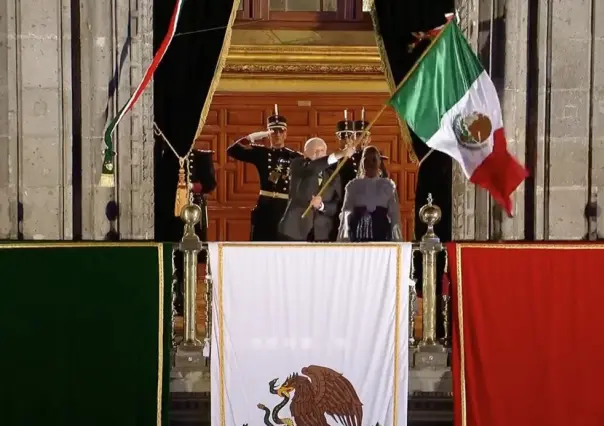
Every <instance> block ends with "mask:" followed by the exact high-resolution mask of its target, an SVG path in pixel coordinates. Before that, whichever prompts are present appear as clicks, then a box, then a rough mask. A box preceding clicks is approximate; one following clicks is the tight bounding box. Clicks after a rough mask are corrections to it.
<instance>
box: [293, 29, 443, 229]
mask: <svg viewBox="0 0 604 426" xmlns="http://www.w3.org/2000/svg"><path fill="white" fill-rule="evenodd" d="M451 22H453V20H450V21H449V22H447V23H446V24H445V25H444V26H443V29H442V30H441V31H440V32H439V33H438V34H437V35H436V37H434V40H432V43H430V45H429V46H428V47H427V48H426V50H424V51H423V52H422V54H421V55H420V57H419V58H418V60H417V61H415V63H414V64H413V66H412V67H411V69H410V70H409V71H408V72H407V74H405V77H403V79H402V80H401V82H400V83H399V84H397V85H396V88H395V89H394V91H393V92H392V93H391V94H390V97H389V98H388V100H387V101H386V103H385V104H384V105H382V108H381V109H380V110H379V111H378V113H377V114H376V115H375V117H374V118H373V120H371V122H370V123H369V125H368V126H367V127H366V128H365V129H364V130H363V133H362V134H361V137H360V138H359V141H358V142H357V141H355V143H354V145H355V147H356V146H357V145H358V144H359V143H360V142H361V141H362V140H363V139H365V138H366V137H367V133H369V130H370V129H371V127H373V125H374V124H375V122H376V121H377V120H378V118H380V116H381V115H382V114H383V113H384V111H386V108H388V106H389V102H390V100H391V99H392V97H393V96H394V95H395V94H396V92H398V91H399V89H400V88H401V87H403V85H404V84H405V83H406V82H407V80H409V78H410V77H411V76H412V75H413V73H414V72H415V70H416V69H417V67H418V66H419V64H420V63H421V62H422V60H423V59H424V58H425V57H426V55H427V54H428V52H429V51H430V49H432V46H434V45H435V44H436V42H437V41H438V39H439V38H440V36H441V35H442V34H443V33H444V32H445V29H446V28H447V27H448V26H449V25H451ZM430 154H431V153H428V154H426V155H425V156H424V158H426V157H427V156H428V155H430ZM346 160H348V158H347V157H345V158H342V159H341V160H340V161H339V162H338V165H337V167H336V169H335V170H334V171H333V173H332V174H331V175H330V176H329V178H327V180H326V181H325V182H324V183H323V186H321V189H319V193H318V194H317V195H316V196H317V197H320V196H321V195H322V194H323V193H324V192H325V189H326V188H327V187H328V186H329V184H330V183H331V182H332V181H333V180H334V179H335V177H336V176H337V175H338V173H339V172H340V170H341V169H342V167H343V166H344V163H346ZM422 160H423V159H422ZM311 210H312V204H308V207H306V210H304V213H302V219H304V218H305V217H306V216H308V213H310V211H311Z"/></svg>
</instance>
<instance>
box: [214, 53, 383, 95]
mask: <svg viewBox="0 0 604 426" xmlns="http://www.w3.org/2000/svg"><path fill="white" fill-rule="evenodd" d="M218 90H220V91H228V92H280V91H283V92H295V91H303V92H332V93H333V92H374V93H375V92H386V93H388V91H389V90H388V84H387V81H386V78H385V76H384V72H383V70H382V65H381V62H380V55H379V51H378V48H377V46H308V45H306V46H300V45H232V46H231V48H230V50H229V54H228V57H227V63H226V66H225V68H224V71H223V73H222V79H221V81H220V85H219V88H218Z"/></svg>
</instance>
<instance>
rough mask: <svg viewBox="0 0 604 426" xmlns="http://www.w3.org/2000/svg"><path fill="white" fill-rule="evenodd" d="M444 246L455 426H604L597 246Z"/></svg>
mask: <svg viewBox="0 0 604 426" xmlns="http://www.w3.org/2000/svg"><path fill="white" fill-rule="evenodd" d="M448 252H449V256H450V257H449V259H450V265H451V278H452V286H453V301H454V326H453V328H454V330H453V355H454V359H453V381H454V390H453V394H454V400H455V425H456V426H540V425H543V426H602V425H604V400H603V398H602V384H603V383H604V360H603V356H604V339H603V338H602V325H603V324H604V282H603V280H602V278H601V275H602V269H603V267H604V245H595V244H594V245H592V244H582V245H570V244H559V245H552V244H547V245H537V244H534V245H505V244H500V245H495V244H492V245H478V244H450V245H448Z"/></svg>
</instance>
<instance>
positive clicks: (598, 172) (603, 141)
mask: <svg viewBox="0 0 604 426" xmlns="http://www.w3.org/2000/svg"><path fill="white" fill-rule="evenodd" d="M592 19H593V20H594V30H595V31H594V34H593V39H592V43H593V53H594V62H593V66H592V69H593V72H594V74H593V86H592V92H591V99H592V102H593V104H592V105H593V110H592V120H593V127H592V128H593V138H592V141H593V146H592V148H593V149H592V152H591V158H592V169H591V178H592V188H591V193H592V201H596V202H597V203H598V205H599V208H600V209H602V206H604V4H603V3H602V2H598V0H593V16H592ZM595 230H597V232H598V236H599V237H600V238H603V237H604V216H603V215H602V214H600V215H599V217H598V218H597V222H596V226H595ZM592 231H593V230H592Z"/></svg>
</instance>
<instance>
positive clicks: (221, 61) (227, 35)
mask: <svg viewBox="0 0 604 426" xmlns="http://www.w3.org/2000/svg"><path fill="white" fill-rule="evenodd" d="M220 1H224V0H220ZM240 3H241V0H233V9H232V10H231V16H230V18H229V23H228V26H227V28H226V30H225V32H224V41H223V42H222V49H221V51H220V57H219V58H218V63H217V64H216V71H215V72H214V78H213V79H212V84H211V85H210V90H208V94H207V96H206V100H205V103H204V104H203V109H202V110H201V116H200V117H199V124H198V125H197V132H196V133H195V137H193V142H192V143H191V147H193V146H194V145H195V141H196V140H197V138H198V137H199V136H200V135H201V133H202V131H203V126H204V125H205V124H206V118H207V116H208V112H210V107H211V106H212V99H213V98H214V93H215V92H216V89H217V88H218V84H219V83H220V77H221V76H222V70H223V69H224V66H225V64H226V60H227V56H228V55H229V48H230V47H231V35H232V34H233V23H234V22H235V18H236V17H237V10H239V4H240ZM189 151H190V150H189Z"/></svg>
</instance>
